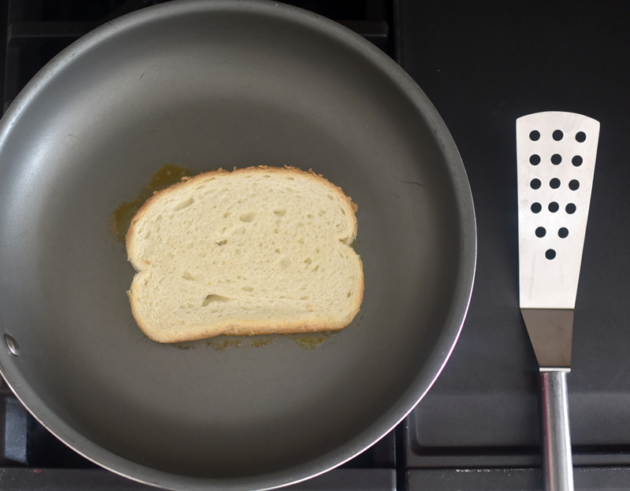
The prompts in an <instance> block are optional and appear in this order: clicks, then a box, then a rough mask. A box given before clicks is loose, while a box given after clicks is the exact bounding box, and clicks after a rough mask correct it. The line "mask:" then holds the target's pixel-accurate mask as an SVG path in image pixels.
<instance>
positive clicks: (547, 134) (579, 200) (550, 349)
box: [516, 112, 599, 491]
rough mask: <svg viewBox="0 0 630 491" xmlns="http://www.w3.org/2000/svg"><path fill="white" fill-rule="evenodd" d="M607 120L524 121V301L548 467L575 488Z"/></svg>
mask: <svg viewBox="0 0 630 491" xmlns="http://www.w3.org/2000/svg"><path fill="white" fill-rule="evenodd" d="M598 140H599V122H597V121H596V120H594V119H592V118H588V117H586V116H582V115H579V114H574V113H566V112H542V113H536V114H530V115H528V116H523V117H521V118H519V119H517V121H516V149H517V170H518V172H517V174H518V222H519V226H518V228H519V278H520V285H519V286H520V306H521V313H522V314H523V320H524V321H525V325H526V327H527V331H528V333H529V337H530V339H531V341H532V345H533V347H534V351H535V353H536V358H537V359H538V364H539V365H540V371H541V397H542V411H541V413H542V418H541V419H542V427H543V428H542V429H543V473H544V476H545V488H546V489H547V490H548V491H571V490H573V468H572V459H571V439H570V434H569V414H568V405H567V386H566V374H567V373H568V372H569V371H570V369H571V343H572V339H573V309H574V307H575V299H576V295H577V287H578V280H579V276H580V265H581V262H582V250H583V248H584V236H585V234H586V224H587V222H588V210H589V206H590V201H591V190H592V185H593V174H594V171H595V158H596V155H597V142H598Z"/></svg>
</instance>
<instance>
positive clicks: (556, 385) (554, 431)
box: [541, 371, 573, 491]
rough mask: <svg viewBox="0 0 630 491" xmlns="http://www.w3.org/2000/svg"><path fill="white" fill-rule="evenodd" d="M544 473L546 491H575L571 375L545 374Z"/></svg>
mask: <svg viewBox="0 0 630 491" xmlns="http://www.w3.org/2000/svg"><path fill="white" fill-rule="evenodd" d="M541 383H542V391H541V396H542V401H541V402H542V426H543V428H542V430H543V476H544V479H545V490H546V491H573V459H572V458H571V434H570V432H569V404H568V398H567V374H566V372H561V371H548V372H543V373H542V374H541Z"/></svg>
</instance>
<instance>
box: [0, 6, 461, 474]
mask: <svg viewBox="0 0 630 491" xmlns="http://www.w3.org/2000/svg"><path fill="white" fill-rule="evenodd" d="M262 11H265V9H261V10H260V11H256V10H255V9H254V10H248V9H240V10H239V9H223V10H221V9H215V10H212V9H208V10H205V11H204V10H202V9H200V10H198V11H190V12H188V13H182V14H180V15H170V16H154V17H153V18H151V19H150V20H147V21H145V22H139V23H138V24H137V25H135V26H133V28H129V27H128V26H127V27H124V28H121V29H119V30H118V31H117V32H115V33H111V34H110V35H108V36H104V37H103V38H102V39H101V40H100V41H99V42H98V43H91V44H89V45H79V48H75V47H71V48H70V52H72V50H73V49H74V50H75V52H74V54H73V55H72V57H71V58H72V59H69V57H70V54H72V53H68V52H66V54H64V55H63V56H64V57H65V58H64V60H65V62H64V63H63V64H61V65H60V66H59V67H58V68H57V69H56V71H55V72H54V76H51V77H49V78H48V79H47V80H46V81H45V83H44V82H42V83H41V86H40V87H39V88H38V89H37V90H32V91H31V93H30V95H29V97H28V98H26V99H23V100H21V101H20V103H21V104H23V106H22V107H21V108H20V110H19V111H20V112H19V117H18V118H17V119H16V120H15V122H14V123H13V124H12V126H11V128H10V129H7V130H6V132H5V136H4V139H3V141H2V146H1V147H0V224H1V226H0V239H1V242H2V244H3V247H2V254H1V256H0V267H1V271H2V283H1V284H2V293H1V300H0V306H1V308H0V312H1V314H0V315H2V321H3V324H2V326H3V328H4V330H5V332H7V333H9V334H11V335H12V336H13V337H14V338H15V339H16V340H17V342H18V344H19V346H20V356H19V357H13V358H10V355H7V354H6V353H4V354H3V355H2V356H3V358H2V360H3V364H4V365H5V366H6V367H8V368H7V370H8V369H10V371H11V372H12V373H16V374H19V377H20V380H22V381H23V382H24V386H25V387H26V386H28V387H30V388H31V389H32V390H33V391H34V392H35V393H36V394H37V398H38V400H39V401H40V405H39V406H38V407H40V408H43V407H45V408H46V411H43V410H40V413H39V414H38V417H40V418H41V419H42V421H44V423H47V424H48V425H49V426H50V427H51V429H53V431H55V429H57V431H56V432H57V433H58V434H60V436H62V437H63V433H64V431H65V430H62V429H61V426H59V424H57V423H56V421H57V420H56V419H54V418H50V417H49V416H48V414H50V413H53V414H55V418H58V420H59V421H61V422H63V424H64V425H67V427H68V428H70V429H72V430H73V431H75V432H77V433H78V434H80V435H82V436H83V437H85V438H87V439H88V440H86V441H87V442H88V443H86V441H83V440H76V441H74V444H75V447H76V448H78V449H79V450H81V451H82V452H84V453H85V454H86V455H88V456H90V455H93V454H92V450H93V447H91V446H90V445H91V444H96V446H98V447H101V448H102V449H105V450H107V451H109V452H112V453H113V454H115V455H117V456H119V457H122V458H124V459H128V460H129V461H131V462H134V463H136V464H140V465H143V466H147V467H150V468H154V469H159V470H161V471H166V472H170V473H174V474H178V475H187V476H194V477H199V478H235V477H243V476H254V475H260V474H265V473H273V472H276V471H280V470H281V469H286V468H287V467H291V466H298V465H303V464H305V463H308V462H309V461H312V460H313V459H316V458H319V457H321V456H323V455H328V454H331V453H334V452H335V449H337V448H340V447H341V446H342V445H343V444H345V443H347V442H348V441H351V440H353V439H356V438H357V437H360V436H361V435H365V434H367V433H366V432H369V429H370V428H372V427H374V425H375V424H377V423H378V422H379V421H384V420H387V418H389V421H390V422H392V423H393V422H395V421H394V418H395V417H400V416H402V415H403V414H404V412H405V411H406V410H409V409H410V406H409V407H406V406H405V404H407V405H409V402H408V401H409V400H410V396H409V394H410V393H412V395H413V394H415V396H416V397H419V395H420V394H421V393H422V391H423V390H424V389H426V388H427V387H428V385H429V384H430V383H431V380H432V377H433V376H434V375H435V374H436V373H437V370H438V366H439V365H440V364H441V363H442V362H443V361H444V359H445V357H446V354H445V353H446V351H448V348H449V347H450V344H449V343H451V344H452V342H453V336H454V335H456V333H457V330H456V328H451V329H450V331H449V332H446V331H445V325H446V324H447V321H448V319H449V315H450V313H451V311H452V308H453V302H454V298H455V294H456V293H455V291H456V287H457V275H458V271H459V267H460V264H461V261H462V257H461V254H462V243H463V242H462V240H463V239H462V236H461V229H462V223H461V218H460V215H459V211H458V206H459V205H458V201H457V199H458V198H457V197H456V193H457V192H456V190H455V189H454V185H453V179H452V175H451V173H450V172H451V171H450V170H449V168H450V167H449V164H448V162H447V157H445V153H444V150H443V148H442V144H441V143H440V141H439V139H438V137H436V135H435V133H434V131H433V129H432V126H431V122H430V121H428V120H426V119H425V117H424V116H423V115H422V112H421V111H420V109H419V108H418V107H417V105H416V103H415V102H414V101H413V100H411V99H410V98H409V96H408V93H407V89H405V87H404V83H402V82H401V81H400V79H397V78H396V77H393V76H392V75H391V74H390V73H388V71H387V70H385V69H384V68H383V67H382V66H379V65H376V64H374V63H373V62H372V61H371V60H370V59H368V57H366V56H365V55H364V53H362V52H360V51H358V50H357V49H356V47H354V46H353V45H351V44H348V43H346V42H343V35H329V33H327V32H326V29H324V28H322V29H315V28H313V27H312V26H311V25H310V24H309V23H308V22H305V23H300V22H295V21H294V20H292V19H291V18H290V16H289V17H286V16H282V15H278V16H274V15H271V14H265V13H264V12H263V13H261V12H262ZM40 82H41V80H40ZM406 83H407V84H409V83H410V82H408V81H407V82H406ZM166 163H172V164H177V165H180V166H183V167H188V168H190V169H193V170H194V171H205V170H210V169H215V168H217V167H223V168H227V169H231V168H233V167H246V166H252V165H273V166H284V165H291V166H296V167H299V168H302V169H306V170H308V169H310V168H312V169H313V170H314V171H315V172H317V173H321V174H323V175H324V177H326V178H328V179H329V180H331V181H332V182H333V183H335V184H337V185H339V186H341V187H342V188H343V189H344V191H345V192H346V193H347V194H348V195H349V196H351V197H352V199H353V200H354V201H355V202H356V203H357V204H358V205H359V212H358V215H357V216H358V220H359V235H358V241H357V243H356V250H357V252H358V253H359V254H360V255H361V257H362V260H363V264H364V268H365V280H366V285H365V298H364V301H363V306H362V309H361V312H360V313H359V315H358V316H357V318H356V319H355V321H354V322H353V323H352V324H351V325H350V326H348V327H347V328H346V329H344V330H343V331H341V332H340V333H337V334H334V335H332V336H331V337H330V338H329V339H328V340H327V341H326V342H324V343H322V344H321V345H319V346H318V347H317V348H315V349H309V348H305V347H303V346H300V345H299V344H297V343H295V342H294V341H293V340H292V339H290V338H288V337H282V336H281V337H279V338H277V339H275V340H274V341H273V342H271V343H269V344H266V345H264V346H260V347H254V346H251V343H243V344H244V346H241V347H237V346H229V347H227V348H226V349H222V350H216V349H213V347H212V346H208V344H207V343H206V342H203V341H201V342H196V343H190V345H191V348H190V349H178V348H177V347H175V346H172V345H160V344H158V343H155V342H153V341H150V340H149V339H147V338H146V337H145V336H144V335H143V334H142V332H141V331H140V330H139V328H138V327H137V326H136V325H135V322H134V320H133V318H132V316H131V312H130V307H129V302H128V300H127V296H126V290H127V289H128V287H129V285H130V283H131V278H132V276H133V274H134V271H133V269H132V267H131V266H130V265H129V263H128V262H127V259H126V254H125V251H124V248H123V247H122V246H121V244H120V243H118V242H116V241H115V240H114V238H113V237H112V236H111V235H110V232H109V229H108V226H109V219H110V216H111V214H112V212H113V211H114V209H115V208H116V207H117V206H118V205H120V204H121V203H122V202H124V201H129V200H132V199H134V198H135V196H136V195H137V194H138V192H139V191H140V190H141V189H142V188H143V187H144V186H145V185H146V184H147V182H148V180H149V179H150V177H151V175H152V174H153V173H154V172H155V171H156V170H157V169H158V168H160V167H161V166H162V165H164V164H166ZM456 327H458V326H456ZM448 336H450V339H446V338H447V337H448ZM445 339H446V340H445ZM15 389H16V391H17V392H18V394H19V393H20V387H15ZM25 400H26V399H25ZM402 401H407V402H402ZM49 412H50V413H49ZM395 415H397V416H395ZM372 436H373V437H374V438H376V436H374V435H372ZM379 436H380V435H379ZM68 440H70V438H66V441H68ZM372 441H374V439H372V440H371V441H370V440H369V438H368V439H364V440H363V444H366V443H367V444H369V443H372ZM68 442H69V443H71V444H72V443H73V442H71V441H68ZM89 442H92V443H89ZM351 450H354V451H358V450H360V448H358V447H357V448H355V449H350V450H349V449H348V448H347V447H346V452H350V451H351ZM335 458H336V459H337V460H338V462H341V460H342V459H343V458H344V455H341V454H339V455H337V456H336V457H335Z"/></svg>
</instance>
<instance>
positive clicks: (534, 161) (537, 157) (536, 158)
mask: <svg viewBox="0 0 630 491" xmlns="http://www.w3.org/2000/svg"><path fill="white" fill-rule="evenodd" d="M529 163H530V164H532V165H538V164H540V155H536V154H534V155H532V156H531V157H530V158H529Z"/></svg>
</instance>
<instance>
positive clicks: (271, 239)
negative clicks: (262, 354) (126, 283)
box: [126, 167, 364, 343]
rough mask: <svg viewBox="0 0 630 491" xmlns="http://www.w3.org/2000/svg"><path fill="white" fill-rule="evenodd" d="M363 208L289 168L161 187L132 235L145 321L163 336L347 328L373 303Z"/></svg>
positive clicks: (137, 311)
mask: <svg viewBox="0 0 630 491" xmlns="http://www.w3.org/2000/svg"><path fill="white" fill-rule="evenodd" d="M355 210H356V205H355V204H354V203H352V201H351V200H350V198H348V197H347V196H346V195H345V194H344V193H343V191H342V190H341V189H340V188H338V187H337V186H335V185H333V184H331V183H330V182H329V181H327V180H326V179H324V178H323V177H321V176H318V175H316V174H314V173H312V172H304V171H301V170H298V169H294V168H289V167H286V168H276V167H250V168H247V169H240V170H235V171H233V172H226V171H222V170H220V171H215V172H208V173H205V174H200V175H198V176H195V177H193V178H190V179H188V180H186V181H183V182H181V183H178V184H175V185H173V186H171V187H169V188H167V189H165V190H163V191H161V192H159V193H156V194H155V195H154V196H153V197H152V198H151V199H149V200H148V201H147V202H146V203H145V205H144V206H143V207H142V208H141V209H140V210H139V211H138V213H137V214H136V216H135V217H134V218H133V220H132V222H131V226H130V228H129V231H128V233H127V238H126V240H127V253H128V255H129V261H131V264H132V265H133V267H134V268H135V269H136V270H137V271H138V273H137V274H136V275H135V277H134V279H133V282H132V284H131V290H130V291H129V292H128V293H129V298H130V301H131V308H132V312H133V316H134V317H135V319H136V321H137V322H138V325H139V326H140V328H141V329H142V330H143V331H144V332H145V334H146V335H147V336H148V337H150V338H151V339H153V340H155V341H158V342H161V343H174V342H180V341H192V340H195V339H203V338H209V337H213V336H217V335H219V334H231V335H252V334H268V333H297V332H317V331H333V330H338V329H342V328H343V327H345V326H347V325H348V324H349V323H350V322H352V319H353V318H354V317H355V315H356V314H357V312H358V311H359V307H360V306H361V302H362V300H363V288H364V283H363V266H362V264H361V260H360V259H359V256H358V255H357V254H356V253H355V252H354V250H353V249H352V248H351V247H350V244H352V241H353V240H354V238H355V236H356V233H357V220H356V217H355Z"/></svg>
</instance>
